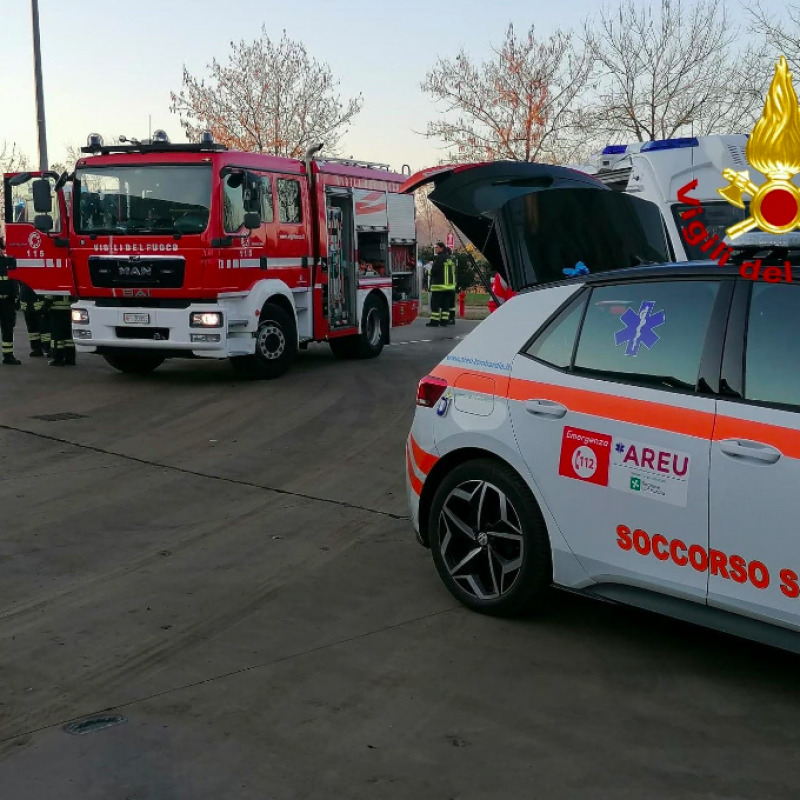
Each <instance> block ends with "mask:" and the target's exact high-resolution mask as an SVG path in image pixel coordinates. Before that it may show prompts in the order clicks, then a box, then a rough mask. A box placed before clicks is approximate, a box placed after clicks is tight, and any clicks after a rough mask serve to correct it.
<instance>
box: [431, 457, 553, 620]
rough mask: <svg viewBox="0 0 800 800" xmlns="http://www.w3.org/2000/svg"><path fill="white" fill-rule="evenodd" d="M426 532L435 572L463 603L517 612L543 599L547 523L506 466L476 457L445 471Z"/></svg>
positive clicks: (547, 577)
mask: <svg viewBox="0 0 800 800" xmlns="http://www.w3.org/2000/svg"><path fill="white" fill-rule="evenodd" d="M428 534H429V540H430V547H431V555H432V556H433V562H434V564H435V565H436V569H437V571H438V572H439V576H440V577H441V579H442V581H443V582H444V584H445V586H446V587H447V588H448V589H449V590H450V593H451V594H452V595H453V596H454V597H455V598H456V599H457V600H460V601H461V602H462V603H463V604H464V605H465V606H467V607H468V608H471V609H473V610H474V611H480V612H482V613H484V614H494V615H497V616H515V615H518V614H524V613H527V612H530V611H534V610H537V609H538V608H541V607H542V606H543V605H544V604H545V601H546V598H547V594H548V588H549V586H550V584H551V582H552V580H553V567H552V560H551V550H550V539H549V537H548V535H547V527H546V525H545V521H544V519H543V518H542V514H541V512H540V510H539V506H538V505H537V503H536V500H535V499H534V497H533V495H531V492H530V490H529V489H528V487H527V485H526V484H525V482H524V481H523V480H522V478H520V476H519V475H518V474H517V473H516V472H514V470H512V469H511V468H510V467H509V466H507V465H506V464H502V463H498V462H496V461H492V460H489V459H476V460H474V461H467V462H465V463H463V464H459V465H458V466H457V467H455V468H454V469H452V470H450V471H449V473H448V474H447V475H445V477H444V478H443V480H442V482H441V483H440V484H439V486H438V487H437V489H436V491H435V494H434V496H433V502H432V503H431V510H430V516H429V518H428Z"/></svg>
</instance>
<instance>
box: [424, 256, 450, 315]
mask: <svg viewBox="0 0 800 800" xmlns="http://www.w3.org/2000/svg"><path fill="white" fill-rule="evenodd" d="M433 252H434V253H436V255H435V257H434V259H433V264H432V265H431V273H430V274H431V277H430V281H431V285H430V298H431V320H430V322H429V323H428V324H427V326H426V327H428V328H438V327H439V326H440V325H447V321H448V319H449V316H450V311H449V307H448V305H447V303H448V291H449V288H448V284H447V280H448V278H449V275H450V272H449V270H450V269H451V267H450V266H449V264H452V259H451V258H450V249H449V248H447V247H445V246H444V242H436V245H435V246H434V248H433ZM453 269H454V268H453Z"/></svg>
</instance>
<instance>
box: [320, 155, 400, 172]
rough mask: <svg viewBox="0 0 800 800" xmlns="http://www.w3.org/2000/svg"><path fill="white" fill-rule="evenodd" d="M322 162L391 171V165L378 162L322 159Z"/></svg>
mask: <svg viewBox="0 0 800 800" xmlns="http://www.w3.org/2000/svg"><path fill="white" fill-rule="evenodd" d="M320 161H323V162H325V163H327V164H342V165H343V166H345V167H366V168H367V169H383V170H386V171H387V172H390V171H391V166H390V165H389V164H379V163H377V162H376V161H358V160H356V159H352V158H321V159H320Z"/></svg>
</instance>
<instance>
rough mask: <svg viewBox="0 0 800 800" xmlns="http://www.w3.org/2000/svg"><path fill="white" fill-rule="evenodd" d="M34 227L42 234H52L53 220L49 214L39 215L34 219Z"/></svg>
mask: <svg viewBox="0 0 800 800" xmlns="http://www.w3.org/2000/svg"><path fill="white" fill-rule="evenodd" d="M33 227H34V228H36V230H37V231H41V232H42V233H50V231H51V230H53V218H52V217H51V216H50V215H49V214H37V215H36V216H35V217H34V218H33Z"/></svg>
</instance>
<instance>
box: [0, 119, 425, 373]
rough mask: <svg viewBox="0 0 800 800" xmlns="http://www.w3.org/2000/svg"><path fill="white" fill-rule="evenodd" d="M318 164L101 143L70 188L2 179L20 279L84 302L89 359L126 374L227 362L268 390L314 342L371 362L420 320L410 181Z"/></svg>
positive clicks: (81, 325)
mask: <svg viewBox="0 0 800 800" xmlns="http://www.w3.org/2000/svg"><path fill="white" fill-rule="evenodd" d="M320 149H321V146H317V147H313V148H310V149H309V150H308V152H307V153H306V156H305V158H304V159H303V160H297V159H290V158H279V157H275V156H269V155H262V154H255V153H243V152H234V151H229V150H228V149H227V148H225V147H224V146H222V145H219V144H216V143H214V142H213V141H212V139H211V137H210V135H207V134H206V135H205V136H204V137H203V140H202V141H201V142H199V143H197V144H172V143H170V142H169V139H168V137H167V136H166V134H164V133H163V132H161V131H159V132H157V133H156V134H155V135H154V136H153V138H152V139H151V140H147V141H143V142H139V141H136V140H125V141H123V143H122V144H118V145H104V144H103V142H102V139H101V138H100V137H99V136H97V135H92V136H90V137H89V144H88V145H87V147H84V148H82V151H83V153H85V154H86V155H85V157H84V158H81V159H80V160H79V161H78V163H77V164H76V168H75V172H74V174H73V175H70V176H67V175H66V174H65V175H63V176H60V177H59V176H57V175H56V174H54V173H47V174H42V173H15V174H8V175H6V176H4V192H5V195H4V197H5V209H6V211H5V223H6V225H5V227H6V242H7V255H8V256H9V257H11V258H13V259H15V267H14V268H13V269H12V270H11V271H10V272H9V275H10V276H11V277H12V278H14V279H16V280H19V281H21V282H23V283H25V284H27V285H28V286H30V288H32V289H33V290H34V291H36V292H38V293H39V294H50V295H54V294H60V295H69V296H70V297H73V298H77V302H74V303H73V305H72V330H73V337H74V339H75V343H76V346H77V348H78V351H79V352H86V353H88V352H92V353H98V354H100V355H102V356H104V357H105V359H106V360H107V361H108V363H109V364H111V365H112V366H113V367H115V368H117V369H119V370H121V371H123V372H149V371H151V370H153V369H155V368H156V367H158V366H159V365H160V364H161V363H162V362H163V361H164V360H165V359H166V358H176V357H184V358H185V357H189V358H192V357H193V358H230V359H231V363H232V364H233V366H234V367H235V369H236V370H237V371H238V372H240V373H241V374H243V375H246V376H249V377H256V378H272V377H277V376H278V375H280V374H282V373H283V372H284V371H285V370H286V369H287V368H288V367H289V366H290V365H291V363H292V361H293V360H294V358H295V356H296V355H297V351H298V349H304V348H305V347H307V345H308V343H309V342H319V341H327V342H328V343H329V344H330V346H331V348H332V350H333V352H334V353H335V354H336V355H338V356H342V357H353V358H372V357H375V356H377V355H379V354H380V352H381V350H382V349H383V346H384V344H385V343H386V342H387V341H388V340H389V331H390V328H391V327H392V326H393V325H395V326H396V325H407V324H409V323H410V322H412V321H413V320H414V319H415V318H416V316H417V314H418V311H419V286H418V279H417V269H416V264H417V247H416V232H415V209H414V200H413V197H411V196H409V195H403V194H400V193H399V192H398V189H399V188H400V185H401V184H402V182H403V181H404V180H405V178H406V177H407V176H406V175H403V174H398V173H395V172H392V171H390V169H389V167H388V166H387V165H384V164H373V163H365V162H356V161H347V160H341V159H338V160H337V159H325V158H319V157H317V158H315V155H316V154H317V153H318V152H319V150H320Z"/></svg>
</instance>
